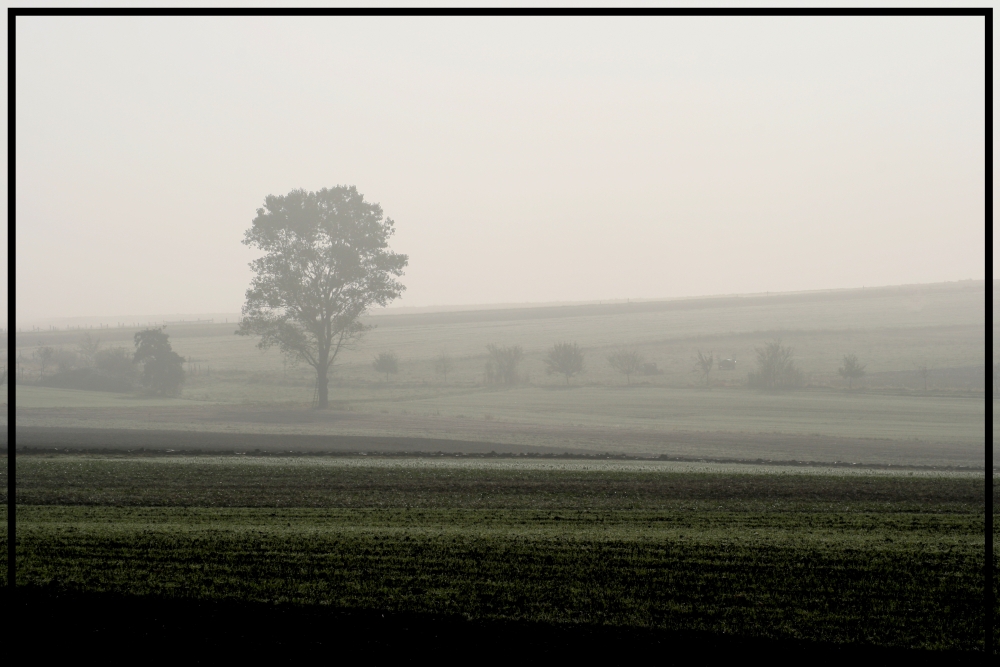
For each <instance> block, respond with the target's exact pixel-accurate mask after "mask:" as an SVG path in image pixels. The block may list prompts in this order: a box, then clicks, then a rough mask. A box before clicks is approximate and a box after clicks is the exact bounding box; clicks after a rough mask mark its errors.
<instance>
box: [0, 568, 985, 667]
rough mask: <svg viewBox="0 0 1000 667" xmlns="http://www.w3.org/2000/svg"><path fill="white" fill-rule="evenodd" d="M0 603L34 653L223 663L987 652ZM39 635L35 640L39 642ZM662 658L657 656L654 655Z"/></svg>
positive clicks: (316, 615)
mask: <svg viewBox="0 0 1000 667" xmlns="http://www.w3.org/2000/svg"><path fill="white" fill-rule="evenodd" d="M0 604H2V606H3V608H4V609H7V610H9V613H10V614H11V618H12V619H15V620H14V623H15V626H16V627H18V628H19V636H20V641H22V642H24V641H28V642H30V644H31V646H32V649H31V650H32V653H33V655H35V656H37V657H38V658H47V657H50V656H52V657H56V656H66V657H73V658H74V659H79V658H81V657H86V656H98V655H100V656H101V657H102V658H104V659H105V660H109V661H111V662H118V661H119V660H123V661H124V660H129V661H131V660H132V659H134V658H143V657H145V658H149V657H154V656H155V657H156V659H157V661H159V660H162V659H163V658H165V657H168V656H169V657H171V658H176V657H183V658H184V659H185V662H188V663H195V664H201V663H209V662H212V663H215V662H217V660H218V659H219V657H225V658H226V659H227V660H228V661H231V660H232V659H233V658H244V659H245V658H248V657H253V658H254V659H255V660H259V659H260V658H262V657H266V658H267V659H268V660H269V661H273V660H278V661H280V662H285V661H287V660H294V659H301V658H302V657H305V656H313V655H315V656H317V657H323V658H324V659H325V660H324V661H329V659H330V658H348V659H350V658H353V657H357V658H364V659H365V660H366V661H372V660H374V661H375V664H379V662H381V661H382V660H385V659H387V658H390V657H392V658H396V657H404V658H407V659H408V660H411V661H412V660H413V659H414V658H419V657H422V656H427V657H432V658H442V657H445V658H452V659H454V658H465V659H469V658H478V659H479V660H477V662H478V661H480V660H483V659H484V658H485V659H486V661H487V662H495V661H496V659H497V658H508V659H509V658H522V659H524V658H527V659H529V660H531V661H532V662H536V661H538V660H539V659H546V658H548V659H551V658H560V659H565V658H567V657H574V658H577V659H579V658H587V660H588V662H590V663H591V664H592V663H593V661H594V659H595V658H596V659H600V660H602V661H610V662H611V663H612V664H621V663H623V662H633V661H634V659H635V658H637V657H640V656H645V655H648V656H659V657H660V658H661V659H662V657H663V656H665V655H669V656H670V657H672V658H675V659H676V658H681V657H686V656H690V657H692V658H697V659H698V661H699V662H701V661H702V660H703V659H704V658H708V657H716V658H719V657H723V658H739V659H741V660H745V659H746V658H748V657H753V656H760V657H766V658H769V659H770V658H774V657H775V656H776V655H777V656H789V657H793V656H794V657H800V658H809V657H813V658H822V659H824V661H826V660H829V659H830V658H833V659H845V658H848V659H849V658H879V659H882V660H885V661H888V660H891V659H895V660H900V661H903V660H912V659H914V658H917V659H921V658H933V659H934V660H935V661H937V660H942V661H947V662H948V663H949V664H965V663H971V662H973V661H975V662H976V663H977V664H978V663H979V662H981V660H982V657H983V656H982V655H981V654H977V653H960V652H926V651H915V650H905V649H886V648H876V647H865V646H857V645H836V644H821V643H814V642H792V641H787V642H779V641H766V640H759V639H753V638H745V637H733V636H729V635H719V634H709V633H692V632H687V633H678V632H666V631H652V630H644V629H638V628H614V627H608V626H588V625H549V624H541V623H524V622H520V623H518V622H496V621H491V622H484V621H469V620H466V619H464V618H461V617H448V616H430V615H418V614H392V613H384V614H383V613H380V612H371V611H353V610H341V609H331V608H322V607H293V606H277V605H268V604H251V603H240V604H238V603H216V602H205V601H198V600H191V599H171V600H164V599H157V598H136V597H124V596H119V595H110V594H100V593H82V594H81V593H70V594H67V593H65V592H57V591H53V590H47V589H44V588H39V587H20V588H18V589H17V591H16V594H15V595H14V597H13V599H12V594H11V593H10V592H9V590H8V589H4V590H3V592H2V593H0ZM32 636H34V637H35V638H36V639H37V640H39V641H36V642H32V641H31V640H30V638H31V637H32ZM657 662H659V661H657Z"/></svg>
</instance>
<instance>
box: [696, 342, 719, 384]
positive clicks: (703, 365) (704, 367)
mask: <svg viewBox="0 0 1000 667" xmlns="http://www.w3.org/2000/svg"><path fill="white" fill-rule="evenodd" d="M714 367H715V353H714V352H709V353H708V356H705V355H704V354H702V353H701V350H698V360H697V361H695V364H694V370H695V371H696V372H700V373H701V376H702V377H703V378H705V386H706V387H707V386H708V381H709V374H710V373H711V372H712V369H713V368H714Z"/></svg>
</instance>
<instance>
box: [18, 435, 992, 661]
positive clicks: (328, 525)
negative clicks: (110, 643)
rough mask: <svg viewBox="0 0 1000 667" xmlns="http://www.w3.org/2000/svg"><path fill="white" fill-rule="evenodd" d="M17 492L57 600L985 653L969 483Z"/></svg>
mask: <svg viewBox="0 0 1000 667" xmlns="http://www.w3.org/2000/svg"><path fill="white" fill-rule="evenodd" d="M17 494H18V512H19V514H18V559H19V560H18V578H19V584H22V585H29V586H41V587H43V588H45V589H46V590H50V591H53V590H56V591H62V594H63V595H69V594H73V593H83V592H91V593H101V594H116V595H126V596H131V597H138V598H144V599H161V600H162V599H199V600H217V601H229V602H234V603H240V604H243V603H246V604H251V603H269V604H275V603H277V604H290V605H294V606H304V607H314V608H324V609H330V610H331V611H333V610H354V611H359V610H360V611H364V610H374V611H382V612H385V613H411V614H424V615H430V616H433V617H442V618H450V617H459V618H464V619H473V620H494V621H511V622H513V621H517V622H526V623H536V624H537V623H540V624H550V625H553V624H554V625H553V627H561V626H588V627H589V626H594V627H619V628H642V629H647V630H651V631H664V632H666V631H670V632H676V631H692V632H696V631H697V632H708V633H712V634H714V635H716V636H719V637H722V636H729V637H732V636H737V637H757V638H769V639H774V640H782V641H785V640H806V641H811V642H832V643H834V644H854V645H861V646H872V645H878V646H892V647H907V648H921V649H938V650H939V649H951V650H962V651H976V650H982V646H983V637H984V634H983V633H984V626H983V615H984V611H985V610H984V609H983V606H982V605H983V577H982V566H983V561H982V559H983V536H982V531H983V513H982V508H983V505H984V497H983V477H982V475H981V474H974V473H942V472H933V471H902V472H887V471H858V470H843V469H820V468H792V467H779V468H775V467H767V466H757V467H749V466H738V465H719V464H714V465H712V464H694V463H689V464H683V463H667V462H623V461H558V462H556V461H552V462H549V461H518V460H505V459H496V460H466V459H462V460H456V459H443V458H442V459H413V458H410V459H385V458H368V457H341V458H316V457H305V458H297V459H289V458H277V457H252V456H230V457H190V456H187V457H157V456H150V457H136V456H86V455H83V456H65V455H59V456H38V455H32V456H22V457H20V458H19V459H18V487H17ZM4 553H5V551H4ZM4 571H5V570H4Z"/></svg>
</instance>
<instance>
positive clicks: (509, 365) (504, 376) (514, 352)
mask: <svg viewBox="0 0 1000 667" xmlns="http://www.w3.org/2000/svg"><path fill="white" fill-rule="evenodd" d="M486 349H487V350H488V351H489V353H490V358H489V360H487V362H486V384H505V385H514V384H517V381H518V380H519V379H521V378H520V375H518V373H517V367H518V364H520V363H521V360H522V359H523V358H524V350H522V349H521V346H520V345H512V346H510V347H507V346H500V345H496V344H494V343H490V344H489V345H487V346H486Z"/></svg>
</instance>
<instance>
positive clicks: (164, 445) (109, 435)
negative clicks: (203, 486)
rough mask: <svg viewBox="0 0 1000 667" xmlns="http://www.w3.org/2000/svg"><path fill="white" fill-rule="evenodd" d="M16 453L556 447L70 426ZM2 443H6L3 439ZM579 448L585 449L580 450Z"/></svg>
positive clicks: (24, 432)
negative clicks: (37, 451)
mask: <svg viewBox="0 0 1000 667" xmlns="http://www.w3.org/2000/svg"><path fill="white" fill-rule="evenodd" d="M14 437H15V442H16V446H17V450H18V452H20V451H22V450H27V449H29V448H30V449H38V450H45V449H48V450H53V449H58V450H65V449H69V450H71V451H80V450H86V451H95V450H107V451H115V452H118V453H123V452H126V451H131V452H133V453H135V452H136V451H139V450H145V451H147V452H149V451H151V450H152V451H157V452H178V453H179V452H181V451H184V452H185V453H195V452H199V451H202V452H211V453H220V452H226V453H232V452H234V451H238V452H254V451H255V450H257V451H259V452H262V453H326V452H330V453H345V454H357V453H359V452H367V453H375V452H378V453H385V454H401V453H435V452H442V453H448V454H458V453H478V454H488V453H490V452H494V453H497V454H529V453H531V454H556V453H564V452H567V451H572V450H567V449H565V448H557V447H531V446H527V445H506V444H499V443H489V442H472V441H464V440H445V439H434V438H393V437H377V436H375V437H373V436H354V435H350V436H347V435H302V434H275V433H213V432H204V431H201V432H199V431H153V430H138V429H135V430H119V429H96V428H95V429H90V428H87V429H73V428H57V427H53V428H48V427H26V428H18V429H17V433H16V435H15V436H14ZM4 444H6V443H4ZM580 453H583V452H580Z"/></svg>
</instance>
